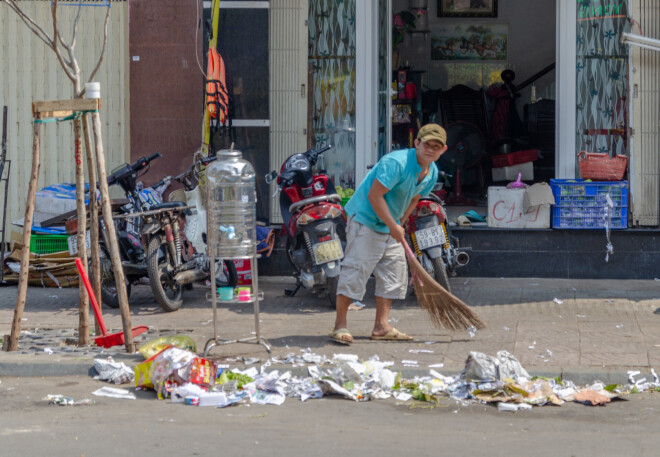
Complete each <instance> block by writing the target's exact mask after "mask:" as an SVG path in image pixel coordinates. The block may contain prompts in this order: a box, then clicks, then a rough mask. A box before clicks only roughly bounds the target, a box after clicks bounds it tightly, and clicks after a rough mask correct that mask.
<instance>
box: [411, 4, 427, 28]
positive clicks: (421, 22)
mask: <svg viewBox="0 0 660 457" xmlns="http://www.w3.org/2000/svg"><path fill="white" fill-rule="evenodd" d="M411 11H412V13H413V15H414V16H415V28H417V29H418V30H428V28H429V16H428V14H427V11H426V8H413V9H412V10H411Z"/></svg>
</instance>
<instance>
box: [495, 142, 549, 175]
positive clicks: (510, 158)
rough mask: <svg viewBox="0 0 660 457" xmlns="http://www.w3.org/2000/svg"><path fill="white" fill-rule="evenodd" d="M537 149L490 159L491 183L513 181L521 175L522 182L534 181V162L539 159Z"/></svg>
mask: <svg viewBox="0 0 660 457" xmlns="http://www.w3.org/2000/svg"><path fill="white" fill-rule="evenodd" d="M539 152H540V151H539V150H538V149H527V150H524V151H517V152H510V153H508V154H499V155H495V156H492V157H491V160H492V162H493V181H513V180H515V179H517V178H518V173H521V174H522V179H523V180H524V181H532V180H533V179H534V161H535V160H536V159H538V158H539Z"/></svg>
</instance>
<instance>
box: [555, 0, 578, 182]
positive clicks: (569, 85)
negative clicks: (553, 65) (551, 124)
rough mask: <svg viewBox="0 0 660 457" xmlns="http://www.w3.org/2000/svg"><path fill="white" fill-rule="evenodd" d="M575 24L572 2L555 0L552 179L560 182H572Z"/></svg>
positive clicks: (575, 78)
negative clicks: (555, 47) (553, 167)
mask: <svg viewBox="0 0 660 457" xmlns="http://www.w3.org/2000/svg"><path fill="white" fill-rule="evenodd" d="M576 21H577V7H576V5H575V0H559V1H558V2H557V57H556V60H557V72H556V74H557V101H556V107H555V148H556V150H555V177H556V178H560V179H572V178H575V158H576V154H577V152H576V150H575V140H576V137H575V130H576V114H575V109H576V108H575V105H576V100H577V96H576V93H577V91H576V84H577V77H576V73H575V68H576V58H577V56H576V39H577V32H576V27H577V26H576Z"/></svg>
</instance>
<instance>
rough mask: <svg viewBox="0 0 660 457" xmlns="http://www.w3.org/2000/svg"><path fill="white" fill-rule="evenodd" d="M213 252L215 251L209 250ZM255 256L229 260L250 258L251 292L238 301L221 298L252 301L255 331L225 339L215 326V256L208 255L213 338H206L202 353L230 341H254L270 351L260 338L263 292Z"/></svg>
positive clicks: (226, 301)
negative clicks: (260, 307)
mask: <svg viewBox="0 0 660 457" xmlns="http://www.w3.org/2000/svg"><path fill="white" fill-rule="evenodd" d="M209 247H212V245H209ZM211 252H215V251H211ZM257 257H258V256H256V255H255V256H251V257H234V258H232V259H231V260H239V259H250V272H251V274H252V294H251V295H250V296H249V297H248V300H243V301H240V300H238V298H234V299H232V300H223V302H224V303H253V304H254V331H255V336H251V337H248V338H240V339H234V340H231V339H226V338H220V337H219V336H218V327H217V322H218V320H217V301H218V293H217V291H216V285H215V257H214V256H209V261H210V262H211V294H210V295H211V297H210V299H211V304H212V306H213V338H211V339H210V340H208V341H207V342H206V344H205V345H204V355H205V356H206V354H208V352H209V351H210V350H211V349H212V348H213V347H214V346H218V345H222V344H230V343H254V344H261V345H262V346H263V347H265V348H266V351H268V352H269V353H270V345H269V344H268V342H267V341H266V339H265V338H262V336H261V329H260V324H259V300H263V298H264V294H263V292H261V291H260V290H259V278H258V277H257Z"/></svg>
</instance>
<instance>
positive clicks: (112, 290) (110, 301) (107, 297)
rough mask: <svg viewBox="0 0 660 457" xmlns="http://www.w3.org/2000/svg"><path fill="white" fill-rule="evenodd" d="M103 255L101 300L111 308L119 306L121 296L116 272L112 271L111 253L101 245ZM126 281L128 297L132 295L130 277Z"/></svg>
mask: <svg viewBox="0 0 660 457" xmlns="http://www.w3.org/2000/svg"><path fill="white" fill-rule="evenodd" d="M101 250H102V251H103V256H104V257H101V259H100V260H101V301H102V302H103V304H104V305H106V306H107V307H109V308H119V296H118V294H117V285H116V284H115V273H114V272H113V271H112V262H111V260H110V254H108V251H107V250H106V249H105V247H103V246H101ZM124 280H125V281H126V297H127V298H130V296H131V283H130V282H129V281H128V278H124Z"/></svg>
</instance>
